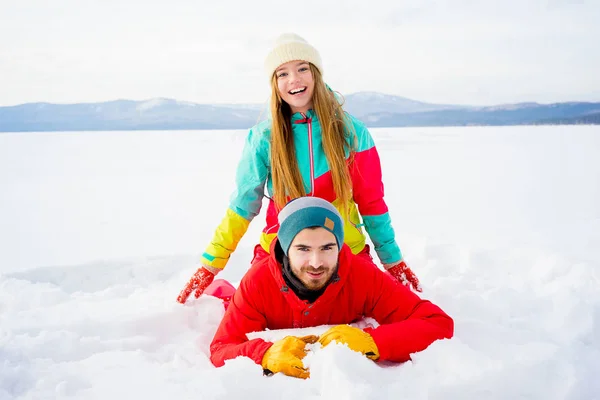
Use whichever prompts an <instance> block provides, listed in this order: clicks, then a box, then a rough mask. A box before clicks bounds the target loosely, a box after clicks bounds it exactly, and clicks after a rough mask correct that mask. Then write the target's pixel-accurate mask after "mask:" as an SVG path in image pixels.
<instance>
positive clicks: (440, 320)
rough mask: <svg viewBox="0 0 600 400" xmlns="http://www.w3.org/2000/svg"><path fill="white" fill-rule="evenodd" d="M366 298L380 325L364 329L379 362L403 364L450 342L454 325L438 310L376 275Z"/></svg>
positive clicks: (384, 276) (372, 313)
mask: <svg viewBox="0 0 600 400" xmlns="http://www.w3.org/2000/svg"><path fill="white" fill-rule="evenodd" d="M374 275H375V277H374V281H376V282H377V284H376V285H373V288H379V289H378V290H375V291H372V292H371V294H370V298H371V300H372V301H373V302H372V303H371V304H370V306H372V310H371V315H370V316H371V317H373V318H375V320H377V321H378V322H379V323H380V324H381V325H380V326H379V327H377V328H374V329H365V331H366V332H368V333H369V334H370V335H371V336H372V337H373V340H375V344H377V348H378V349H379V356H380V360H381V361H385V360H388V361H394V362H404V361H408V360H409V359H410V354H412V353H416V352H419V351H422V350H425V349H426V348H427V347H428V346H429V345H430V344H431V343H433V342H434V341H436V340H439V339H450V338H451V337H452V336H453V334H454V321H453V320H452V318H450V317H449V316H448V315H447V314H446V313H445V312H444V311H442V310H441V309H440V308H439V307H438V306H436V305H435V304H432V303H431V302H430V301H428V300H422V299H421V298H419V296H417V295H416V294H415V293H413V292H411V291H410V289H408V288H406V287H405V286H404V285H401V284H400V283H398V282H397V281H395V280H394V279H393V278H391V277H389V276H387V275H386V274H385V273H382V272H381V271H376V273H375V274H374Z"/></svg>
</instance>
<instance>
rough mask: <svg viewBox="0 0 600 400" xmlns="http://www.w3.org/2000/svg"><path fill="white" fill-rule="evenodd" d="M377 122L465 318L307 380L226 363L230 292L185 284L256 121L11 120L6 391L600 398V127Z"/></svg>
mask: <svg viewBox="0 0 600 400" xmlns="http://www.w3.org/2000/svg"><path fill="white" fill-rule="evenodd" d="M373 135H374V137H375V139H376V142H377V144H378V147H379V150H380V153H381V157H382V163H383V168H384V179H385V183H386V190H387V195H386V199H387V201H388V205H389V206H390V212H391V215H392V218H393V221H394V226H395V229H396V231H397V234H398V239H399V243H400V246H401V248H402V250H403V252H404V255H405V258H406V259H407V261H408V263H409V264H410V265H411V266H412V268H413V270H414V271H415V272H416V273H417V275H418V276H419V278H420V279H421V282H422V283H423V286H424V292H423V297H426V298H428V299H431V300H432V301H434V302H436V303H437V304H438V305H440V306H441V307H442V308H443V309H444V310H445V311H447V312H448V313H449V314H450V315H451V316H452V317H453V318H454V319H455V323H456V332H455V333H456V335H455V337H454V338H453V339H452V340H446V341H440V342H436V343H434V344H433V345H432V346H431V347H430V348H428V349H427V350H426V351H424V352H422V353H419V354H416V355H414V360H413V362H410V363H406V364H403V365H378V364H375V363H373V362H371V361H370V360H368V359H366V358H363V357H362V356H360V355H359V354H356V353H353V352H351V351H350V350H348V349H347V348H345V347H342V346H329V347H327V348H325V349H318V348H315V349H314V352H312V353H310V354H309V356H308V357H307V358H306V360H305V361H306V363H307V364H308V365H309V366H310V369H311V378H310V379H309V380H306V381H302V380H296V379H294V378H288V377H286V376H282V375H275V376H273V377H264V376H262V374H261V369H260V367H259V366H257V365H255V364H253V363H252V362H251V361H250V360H248V359H244V358H239V359H236V360H233V361H230V362H228V363H227V364H226V365H225V366H224V367H223V368H219V369H216V368H214V367H213V366H212V364H211V363H210V361H209V359H208V356H207V353H208V346H209V342H210V340H211V338H212V335H213V333H214V331H215V329H216V326H217V324H218V323H219V320H220V318H221V316H222V313H223V308H222V306H221V304H220V302H219V301H218V300H217V299H215V298H212V297H204V296H203V297H201V298H200V299H198V300H194V301H190V302H189V303H188V304H187V305H186V306H182V305H180V304H178V303H176V302H175V297H176V296H177V294H178V292H179V290H180V289H181V288H182V287H183V285H184V284H185V282H186V281H187V279H188V278H189V277H190V275H191V274H192V273H193V271H195V269H196V268H197V266H198V264H197V261H198V258H199V254H200V253H201V252H202V251H203V250H204V247H205V245H206V244H207V243H208V240H209V239H210V237H211V235H212V232H213V229H214V228H215V227H216V225H217V224H218V222H219V221H220V219H221V218H222V216H223V214H224V212H225V208H226V206H227V199H228V197H229V194H230V192H231V191H232V189H233V174H234V171H235V164H236V161H237V159H238V157H239V153H240V151H241V146H242V143H243V139H244V136H245V132H244V131H212V132H210V131H189V132H80V133H39V134H37V133H18V134H16V133H15V134H12V133H11V134H0V399H2V400H4V399H36V400H37V399H63V398H65V399H66V398H76V399H108V398H111V399H167V398H173V399H191V398H195V399H235V398H284V399H286V400H291V399H317V398H318V399H330V398H331V399H334V398H335V399H337V398H343V399H360V400H364V399H382V398H390V399H392V398H393V399H404V398H405V399H446V400H447V399H509V398H510V399H512V398H526V399H544V400H547V399H600V383H599V380H598V376H600V272H599V270H600V269H599V268H600V127H593V126H563V127H501V128H491V127H489V128H481V127H473V128H410V129H375V130H373ZM262 224H263V216H262V215H261V216H260V217H258V219H257V220H255V221H254V223H253V224H252V225H251V228H250V230H249V232H248V234H247V235H246V236H245V237H244V240H243V241H242V243H241V244H240V246H239V248H238V251H236V253H235V254H234V256H233V258H232V260H231V263H230V265H229V266H228V267H227V269H226V270H225V271H224V272H223V273H222V274H221V275H220V277H221V278H226V279H229V280H231V281H232V282H234V283H235V282H237V281H239V279H240V278H241V276H242V274H243V273H244V271H245V270H246V269H247V266H248V262H249V260H250V258H251V248H252V246H253V245H254V243H255V241H256V239H257V238H258V232H259V231H260V229H261V228H262ZM309 331H315V332H318V331H319V329H318V328H316V329H314V330H310V329H309ZM272 334H277V332H275V333H272Z"/></svg>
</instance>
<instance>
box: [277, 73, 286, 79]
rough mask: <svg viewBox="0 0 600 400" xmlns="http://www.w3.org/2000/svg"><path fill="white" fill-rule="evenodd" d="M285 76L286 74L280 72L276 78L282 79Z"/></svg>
mask: <svg viewBox="0 0 600 400" xmlns="http://www.w3.org/2000/svg"><path fill="white" fill-rule="evenodd" d="M286 75H287V72H280V73H279V75H277V77H278V78H283V77H284V76H286Z"/></svg>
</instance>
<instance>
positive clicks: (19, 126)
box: [0, 92, 600, 132]
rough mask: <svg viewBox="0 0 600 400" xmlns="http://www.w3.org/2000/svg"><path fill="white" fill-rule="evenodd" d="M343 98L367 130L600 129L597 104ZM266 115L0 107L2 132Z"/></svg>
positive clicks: (187, 107)
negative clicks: (564, 126) (585, 126)
mask: <svg viewBox="0 0 600 400" xmlns="http://www.w3.org/2000/svg"><path fill="white" fill-rule="evenodd" d="M344 98H345V102H344V108H345V109H346V110H347V111H348V112H350V113H351V114H353V115H355V116H356V117H358V118H359V119H361V120H363V121H364V122H365V123H366V124H367V126H370V127H406V126H468V125H537V124H600V102H597V103H590V102H568V103H554V104H538V103H517V104H504V105H497V106H491V107H474V106H461V105H451V104H431V103H423V102H420V101H415V100H411V99H407V98H404V97H400V96H391V95H386V94H382V93H376V92H359V93H353V94H349V95H347V96H345V97H344ZM266 115H267V108H266V104H265V105H261V104H245V105H240V104H230V105H225V104H223V105H216V104H212V105H209V104H196V103H190V102H182V101H177V100H172V99H163V98H159V99H152V100H147V101H132V100H115V101H109V102H103V103H79V104H50V103H27V104H21V105H17V106H10V107H0V132H35V131H37V132H39V131H86V130H94V131H97V130H158V129H160V130H173V129H246V128H249V127H251V126H253V125H254V124H256V123H257V122H259V121H260V120H262V119H265V117H266Z"/></svg>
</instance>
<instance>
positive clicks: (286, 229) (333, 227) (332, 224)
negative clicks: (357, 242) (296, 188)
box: [277, 196, 344, 255]
mask: <svg viewBox="0 0 600 400" xmlns="http://www.w3.org/2000/svg"><path fill="white" fill-rule="evenodd" d="M278 219H279V231H278V232H277V239H278V240H279V245H280V246H281V248H282V249H283V252H284V253H285V254H286V255H287V254H288V250H289V249H290V245H291V244H292V242H293V241H294V238H295V237H296V235H297V234H298V233H299V232H300V231H301V230H303V229H306V228H314V227H321V228H325V229H327V230H328V231H329V232H331V233H333V235H334V236H335V241H336V242H337V245H338V248H340V249H341V248H342V245H343V244H344V225H343V222H342V217H341V216H340V213H339V212H338V210H337V209H336V208H335V207H334V206H333V205H332V204H331V203H330V202H328V201H327V200H323V199H321V198H319V197H309V196H306V197H299V198H297V199H294V200H292V201H290V202H289V203H288V204H287V205H286V206H285V207H283V209H282V210H281V211H280V212H279V215H278Z"/></svg>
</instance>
